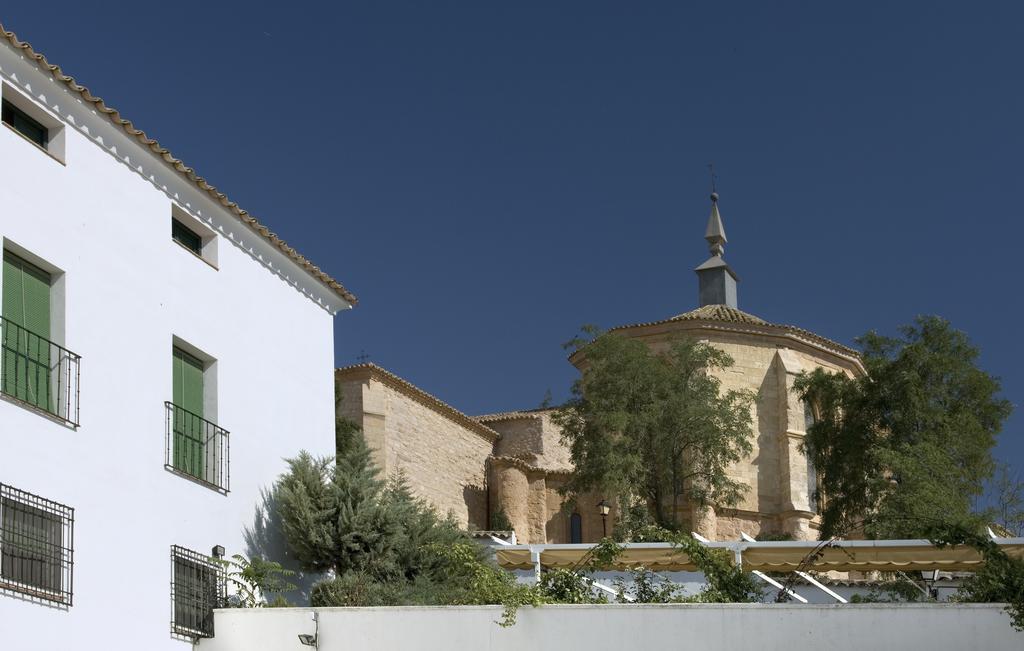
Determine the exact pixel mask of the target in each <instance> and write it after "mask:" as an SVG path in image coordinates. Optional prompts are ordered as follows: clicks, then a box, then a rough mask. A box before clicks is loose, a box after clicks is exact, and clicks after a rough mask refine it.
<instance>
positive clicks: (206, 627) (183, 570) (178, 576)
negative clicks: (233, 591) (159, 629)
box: [171, 545, 224, 637]
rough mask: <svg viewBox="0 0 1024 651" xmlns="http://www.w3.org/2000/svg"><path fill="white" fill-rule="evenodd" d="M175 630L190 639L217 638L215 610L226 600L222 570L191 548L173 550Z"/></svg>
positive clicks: (175, 546) (172, 623)
mask: <svg viewBox="0 0 1024 651" xmlns="http://www.w3.org/2000/svg"><path fill="white" fill-rule="evenodd" d="M171 565H172V568H171V569H172V581H171V604H172V608H173V611H174V617H173V619H172V621H171V631H172V632H173V633H175V634H177V635H183V636H186V637H213V609H214V608H219V607H220V606H221V602H222V601H223V599H222V596H223V593H224V582H223V580H222V578H221V570H220V567H218V566H217V565H216V564H214V563H213V562H211V561H210V559H209V558H208V557H206V556H204V555H203V554H200V553H199V552H194V551H192V550H191V549H185V548H184V547H178V546H177V545H174V546H173V547H171Z"/></svg>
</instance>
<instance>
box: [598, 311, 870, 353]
mask: <svg viewBox="0 0 1024 651" xmlns="http://www.w3.org/2000/svg"><path fill="white" fill-rule="evenodd" d="M677 321H707V322H710V323H735V324H744V325H750V326H755V327H757V328H758V329H760V328H763V329H765V330H781V331H783V332H785V333H787V334H789V335H792V336H794V337H796V338H797V339H803V340H805V341H808V342H810V343H813V344H817V345H818V346H821V347H823V348H826V349H829V350H831V351H833V352H836V353H839V354H841V355H846V356H850V357H855V358H857V359H859V358H860V353H859V352H857V351H856V350H854V349H853V348H850V347H849V346H844V345H843V344H840V343H837V342H835V341H832V340H831V339H826V338H825V337H822V336H820V335H816V334H814V333H813V332H811V331H809V330H804V329H803V328H797V327H796V326H791V325H782V324H778V323H770V322H768V321H765V320H764V319H762V318H760V317H756V316H754V315H753V314H748V313H747V312H744V311H742V310H738V309H736V308H734V307H729V306H727V305H705V306H704V307H699V308H697V309H696V310H690V311H689V312H684V313H682V314H677V315H676V316H674V317H670V318H668V319H662V320H660V321H649V322H646V323H632V324H630V325H623V326H618V327H615V328H612V329H611V332H615V331H617V330H626V329H629V328H641V327H645V326H654V325H663V324H665V323H673V322H677Z"/></svg>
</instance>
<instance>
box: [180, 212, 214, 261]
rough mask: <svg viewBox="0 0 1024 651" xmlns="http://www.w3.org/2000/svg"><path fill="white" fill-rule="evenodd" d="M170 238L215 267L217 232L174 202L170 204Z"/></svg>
mask: <svg viewBox="0 0 1024 651" xmlns="http://www.w3.org/2000/svg"><path fill="white" fill-rule="evenodd" d="M171 240H173V241H174V242H175V243H177V244H178V245H179V246H181V247H182V248H184V249H188V251H189V252H190V253H192V254H193V255H195V256H196V257H197V258H199V259H200V260H203V261H204V262H206V264H208V265H210V266H211V267H213V268H214V269H216V268H217V234H216V233H214V232H213V229H211V228H210V227H209V226H207V225H206V224H204V223H203V222H202V221H201V220H199V219H198V218H196V217H195V216H193V215H191V214H190V213H189V212H188V211H186V210H185V209H184V208H181V207H180V206H178V205H176V204H171Z"/></svg>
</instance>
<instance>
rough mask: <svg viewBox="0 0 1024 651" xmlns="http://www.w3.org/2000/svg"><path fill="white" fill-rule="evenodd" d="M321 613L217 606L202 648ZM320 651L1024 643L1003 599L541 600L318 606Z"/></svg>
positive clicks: (244, 642) (275, 631)
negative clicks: (508, 622) (508, 609)
mask: <svg viewBox="0 0 1024 651" xmlns="http://www.w3.org/2000/svg"><path fill="white" fill-rule="evenodd" d="M313 612H314V611H313V610H311V609H299V608H294V609H293V608H286V609H277V608H266V609H248V610H222V611H217V613H216V622H215V626H216V636H215V637H213V638H211V639H207V640H203V641H202V642H200V644H199V645H198V647H197V648H198V650H199V651H250V650H252V649H274V650H275V651H286V650H289V649H291V650H294V651H300V650H301V649H310V648H311V647H306V646H302V645H301V644H300V643H299V639H298V635H299V634H300V633H309V634H312V633H313V632H314V630H315V629H314V626H315V625H314V622H313ZM316 612H318V616H319V620H320V621H319V627H320V628H319V630H320V634H319V643H320V646H319V648H320V651H343V650H344V651H349V650H352V649H359V650H360V651H376V650H381V651H384V650H390V649H416V650H417V651H434V650H436V651H461V650H466V651H523V650H524V649H529V651H566V650H567V649H588V650H589V651H603V650H605V649H607V650H608V651H628V650H631V649H664V650H667V649H699V650H700V651H737V650H740V649H743V650H745V649H758V650H759V651H796V650H798V649H809V650H813V651H822V650H825V649H828V650H829V651H864V649H927V650H928V651H942V650H946V649H948V650H949V651H962V650H963V649H985V650H986V651H999V650H1002V649H1013V650H1014V651H1019V650H1020V649H1022V648H1024V633H1020V632H1016V631H1014V630H1013V629H1012V628H1011V627H1010V620H1009V618H1008V617H1007V616H1006V614H1005V613H1004V612H1003V610H1002V607H1001V606H1000V605H998V604H958V605H947V604H924V605H921V604H857V605H852V604H851V605H845V606H813V605H812V606H794V605H790V604H773V605H762V604H685V605H684V604H672V605H643V606H628V605H617V606H611V605H610V606H544V607H541V608H524V609H521V610H520V611H519V618H518V620H519V621H518V623H517V624H516V625H515V626H512V627H510V628H500V627H499V626H498V625H497V624H495V623H494V621H495V620H496V619H498V618H499V617H500V615H501V608H499V607H491V606H481V607H438V608H320V609H316Z"/></svg>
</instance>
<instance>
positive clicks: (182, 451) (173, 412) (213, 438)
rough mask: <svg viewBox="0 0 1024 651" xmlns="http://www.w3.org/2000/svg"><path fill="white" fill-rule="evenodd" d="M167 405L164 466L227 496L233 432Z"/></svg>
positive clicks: (189, 412) (172, 404)
mask: <svg viewBox="0 0 1024 651" xmlns="http://www.w3.org/2000/svg"><path fill="white" fill-rule="evenodd" d="M164 406H165V408H166V421H167V422H166V432H167V439H166V445H165V448H166V449H165V452H164V467H165V468H167V469H168V470H170V471H172V472H175V473H178V474H181V475H185V476H187V477H190V478H192V479H194V480H196V481H198V482H201V483H203V484H206V485H207V486H209V487H210V488H213V489H215V490H218V491H220V492H222V493H227V492H228V490H229V488H230V481H231V473H230V465H229V461H230V459H229V457H230V453H231V446H230V442H229V439H228V436H229V432H228V431H227V430H226V429H223V428H221V427H217V424H216V423H212V422H210V421H208V420H206V419H205V418H203V417H202V416H200V415H199V414H194V413H192V412H191V411H189V410H187V409H185V408H184V407H179V406H178V405H176V404H174V403H173V402H165V403H164Z"/></svg>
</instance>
